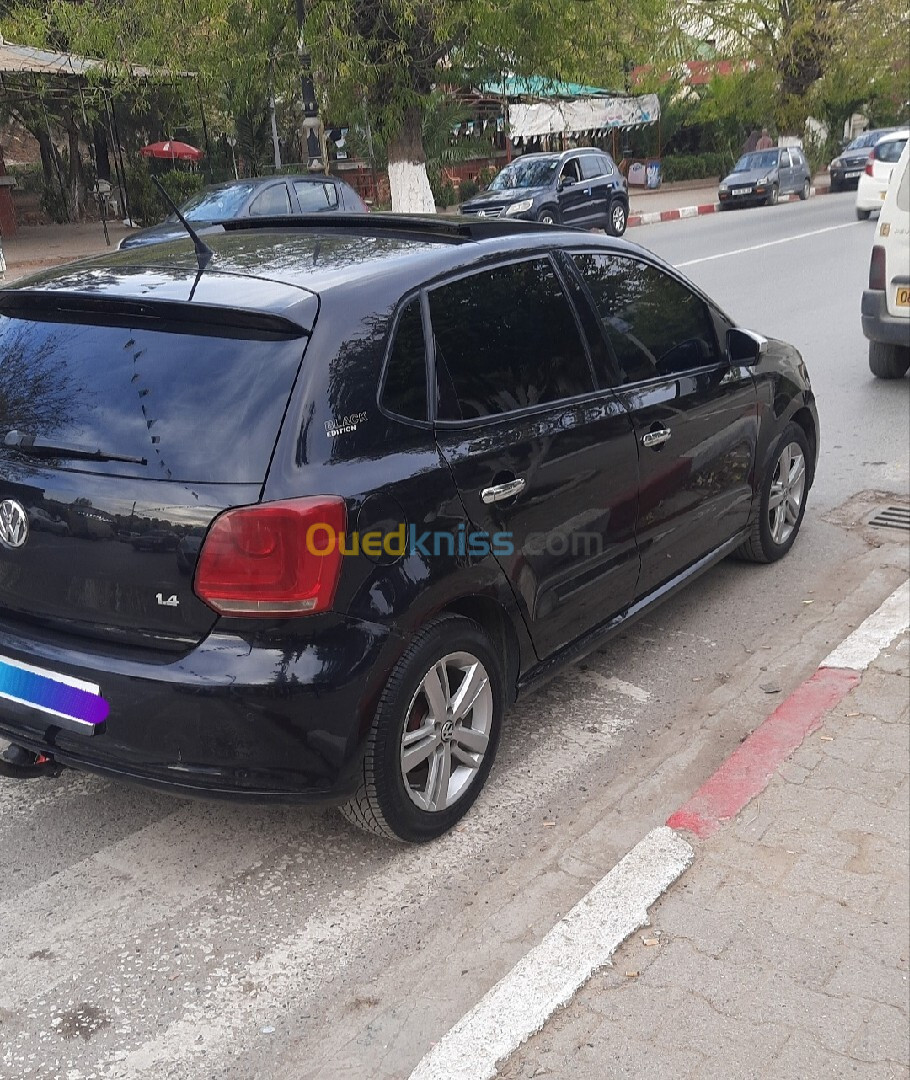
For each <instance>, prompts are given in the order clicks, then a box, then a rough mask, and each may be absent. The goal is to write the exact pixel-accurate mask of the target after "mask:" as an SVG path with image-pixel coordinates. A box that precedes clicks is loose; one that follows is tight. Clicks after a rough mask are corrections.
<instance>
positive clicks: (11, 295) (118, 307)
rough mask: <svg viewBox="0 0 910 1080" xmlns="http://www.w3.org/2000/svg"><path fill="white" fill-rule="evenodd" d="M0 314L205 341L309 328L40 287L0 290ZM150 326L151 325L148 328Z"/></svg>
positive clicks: (262, 316)
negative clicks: (195, 336) (144, 330)
mask: <svg viewBox="0 0 910 1080" xmlns="http://www.w3.org/2000/svg"><path fill="white" fill-rule="evenodd" d="M0 315H10V316H13V317H18V318H26V319H34V320H36V321H40V322H91V323H101V324H102V325H105V326H120V325H125V326H130V327H140V326H143V325H144V326H148V327H153V328H155V329H159V328H161V326H162V324H166V328H167V329H168V330H170V331H171V332H173V333H178V334H202V335H205V336H206V337H233V338H236V337H249V338H254V339H256V340H265V341H290V340H293V339H294V338H301V337H309V330H307V329H305V328H304V327H303V326H301V325H300V324H299V323H296V322H292V321H291V320H290V319H287V318H285V317H284V316H282V315H274V314H272V313H271V312H267V311H248V310H245V309H243V308H234V307H222V306H220V305H218V304H198V303H192V304H191V303H187V302H186V301H184V300H134V299H130V298H122V297H109V296H107V297H99V296H88V295H86V294H85V293H76V292H66V291H63V290H61V291H60V292H56V291H52V290H44V289H34V290H31V289H28V288H22V289H15V288H14V289H0ZM153 324H154V325H153Z"/></svg>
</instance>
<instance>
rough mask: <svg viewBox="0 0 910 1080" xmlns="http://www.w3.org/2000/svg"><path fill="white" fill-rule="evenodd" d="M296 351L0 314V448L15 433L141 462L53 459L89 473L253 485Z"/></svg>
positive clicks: (274, 430) (274, 431)
mask: <svg viewBox="0 0 910 1080" xmlns="http://www.w3.org/2000/svg"><path fill="white" fill-rule="evenodd" d="M302 353H303V345H302V343H301V342H300V341H291V342H275V341H258V340H242V341H239V340H236V339H233V338H230V337H206V336H203V335H200V334H179V333H171V332H164V331H162V330H153V329H148V328H144V329H127V328H123V327H112V326H97V325H83V324H74V323H69V322H34V321H32V320H31V319H25V318H22V319H20V318H9V317H6V316H0V442H2V440H3V438H4V436H5V435H6V434H7V432H9V431H19V432H21V433H22V434H23V435H34V436H36V438H38V439H39V440H42V441H46V442H53V443H54V444H56V445H63V446H67V447H72V448H87V449H90V450H95V449H101V450H103V451H104V452H105V453H106V454H115V455H118V456H125V457H131V458H140V459H141V458H145V459H146V464H145V465H140V464H133V463H127V462H116V461H111V462H108V461H105V462H94V461H76V460H74V459H65V460H64V459H61V461H60V464H61V465H62V466H64V467H66V468H76V469H82V470H88V471H90V472H104V473H121V474H125V475H129V476H147V477H149V478H151V479H155V480H170V479H174V480H187V481H195V482H203V481H212V482H225V483H226V482H232V483H240V482H255V483H261V482H262V479H263V477H264V476H265V471H266V468H267V466H268V461H269V455H270V454H271V452H272V448H273V446H274V445H275V439H276V437H277V435H278V427H279V425H280V423H281V417H282V414H283V412H284V408H285V405H286V404H287V400H288V395H289V394H290V391H291V386H292V384H293V381H294V376H295V374H296V372H297V368H298V366H299V363H300V358H301V355H302Z"/></svg>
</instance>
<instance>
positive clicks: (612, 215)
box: [607, 202, 629, 236]
mask: <svg viewBox="0 0 910 1080" xmlns="http://www.w3.org/2000/svg"><path fill="white" fill-rule="evenodd" d="M628 220H629V218H628V214H627V213H626V208H625V205H624V204H623V203H621V202H615V203H612V204H611V205H610V211H609V213H608V214H607V232H608V233H609V234H610V236H622V234H623V233H624V232H625V231H626V225H627V223H628Z"/></svg>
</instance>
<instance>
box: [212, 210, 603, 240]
mask: <svg viewBox="0 0 910 1080" xmlns="http://www.w3.org/2000/svg"><path fill="white" fill-rule="evenodd" d="M219 225H221V227H222V228H223V229H224V230H225V231H226V232H241V231H244V230H261V229H312V230H313V231H314V232H340V233H343V232H349V233H357V234H360V235H363V236H385V235H389V236H399V237H400V236H403V237H407V236H415V237H430V238H432V239H434V240H441V241H446V240H448V241H449V242H450V243H464V242H466V241H471V240H491V239H494V238H496V237H500V236H519V235H521V234H522V233H540V232H545V231H547V230H548V229H553V228H554V227H555V228H561V229H563V228H569V226H567V225H561V226H553V225H548V224H544V223H543V222H540V221H511V220H509V219H506V220H503V219H502V218H476V217H467V216H459V215H455V216H442V215H439V216H433V215H431V214H391V213H386V212H385V211H383V212H380V213H375V212H374V213H372V214H344V213H342V214H326V213H320V214H290V215H287V216H282V217H255V218H234V219H232V220H230V221H221V222H219ZM571 231H572V232H581V231H582V230H581V229H574V228H573V229H572V230H571Z"/></svg>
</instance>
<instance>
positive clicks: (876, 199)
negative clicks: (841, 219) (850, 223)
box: [856, 128, 910, 221]
mask: <svg viewBox="0 0 910 1080" xmlns="http://www.w3.org/2000/svg"><path fill="white" fill-rule="evenodd" d="M908 137H910V130H908V129H907V128H903V129H901V130H899V131H892V132H891V134H890V135H883V136H882V137H881V138H880V139H879V140H878V142H877V143H876V144H875V146H873V147H872V149H871V150H870V151H869V153H868V156H867V159H866V166H865V168H864V170H863V174H862V176H861V177H860V178H859V183H858V184H857V187H856V216H857V217H858V218H859V220H860V221H865V220H866V218H868V217H869V215H870V214H871V213H872V212H873V211H875V210H881V208H882V203H883V202H884V201H885V194H886V192H887V190H888V181H889V180H890V179H891V172H892V170H893V169H894V166H895V165H896V164H897V161H898V160H899V158H900V156H901V154H902V153H903V150H904V147H905V146H906V145H907V139H908Z"/></svg>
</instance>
